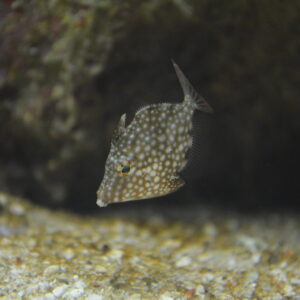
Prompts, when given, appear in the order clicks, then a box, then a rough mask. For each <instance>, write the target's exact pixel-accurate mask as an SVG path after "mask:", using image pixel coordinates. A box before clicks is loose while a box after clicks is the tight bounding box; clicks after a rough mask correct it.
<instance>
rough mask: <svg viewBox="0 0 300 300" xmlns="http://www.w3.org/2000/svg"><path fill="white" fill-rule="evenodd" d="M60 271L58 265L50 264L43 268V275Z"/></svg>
mask: <svg viewBox="0 0 300 300" xmlns="http://www.w3.org/2000/svg"><path fill="white" fill-rule="evenodd" d="M60 271H61V267H60V266H59V265H51V266H49V267H47V268H46V269H45V270H44V275H45V276H49V275H52V274H55V273H58V272H60Z"/></svg>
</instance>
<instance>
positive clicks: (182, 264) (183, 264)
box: [175, 256, 192, 268]
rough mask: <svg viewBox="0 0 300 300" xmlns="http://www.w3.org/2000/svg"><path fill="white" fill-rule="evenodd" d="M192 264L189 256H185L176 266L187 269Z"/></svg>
mask: <svg viewBox="0 0 300 300" xmlns="http://www.w3.org/2000/svg"><path fill="white" fill-rule="evenodd" d="M191 262H192V259H191V258H190V257H188V256H183V257H181V258H180V259H179V260H177V261H176V263H175V266H176V267H178V268H181V267H186V266H188V265H190V264H191Z"/></svg>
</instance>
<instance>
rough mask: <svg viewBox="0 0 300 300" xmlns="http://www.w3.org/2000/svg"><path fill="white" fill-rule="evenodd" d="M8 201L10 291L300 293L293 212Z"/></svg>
mask: <svg viewBox="0 0 300 300" xmlns="http://www.w3.org/2000/svg"><path fill="white" fill-rule="evenodd" d="M0 207H1V209H0V298H1V299H89V300H101V299H132V300H133V299H134V300H136V299H160V300H172V299H226V300H228V299H265V300H267V299H269V300H277V299H278V300H280V299H300V296H299V295H300V255H299V254H300V230H299V228H300V226H299V225H300V221H299V218H297V217H296V216H293V215H291V214H283V213H280V214H279V213H275V212H274V213H268V214H262V213H261V214H259V213H253V214H250V213H248V214H246V213H237V212H235V213H233V212H225V211H224V209H218V208H212V207H205V206H201V205H196V206H195V205H193V206H190V207H185V208H184V209H183V208H181V209H178V208H176V206H174V208H173V207H172V208H170V207H167V206H166V207H160V208H159V209H157V211H155V210H154V209H150V208H149V207H148V208H147V206H145V208H143V206H139V208H138V209H136V208H131V209H129V208H126V206H124V205H123V206H122V208H121V209H120V208H119V207H115V209H113V210H110V211H108V210H105V211H106V213H103V210H101V214H99V215H93V216H79V215H75V214H71V213H66V212H63V211H59V212H58V211H56V212H55V211H51V210H49V209H45V208H41V207H37V206H34V205H32V204H29V203H28V202H26V201H25V200H21V199H17V198H14V197H11V196H8V195H6V194H0ZM128 207H129V206H128Z"/></svg>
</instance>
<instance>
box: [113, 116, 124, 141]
mask: <svg viewBox="0 0 300 300" xmlns="http://www.w3.org/2000/svg"><path fill="white" fill-rule="evenodd" d="M125 122H126V114H123V115H122V116H121V118H120V121H119V123H118V126H117V128H116V129H115V131H114V133H113V137H112V142H116V141H117V140H118V138H119V137H120V135H121V134H122V133H123V132H124V131H125Z"/></svg>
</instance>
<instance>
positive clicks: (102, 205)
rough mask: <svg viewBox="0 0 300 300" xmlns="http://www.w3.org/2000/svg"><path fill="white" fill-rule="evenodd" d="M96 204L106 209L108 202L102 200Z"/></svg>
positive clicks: (98, 200)
mask: <svg viewBox="0 0 300 300" xmlns="http://www.w3.org/2000/svg"><path fill="white" fill-rule="evenodd" d="M96 204H97V205H98V206H99V207H105V206H107V202H106V201H104V200H102V199H97V202H96Z"/></svg>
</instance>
